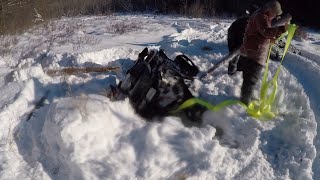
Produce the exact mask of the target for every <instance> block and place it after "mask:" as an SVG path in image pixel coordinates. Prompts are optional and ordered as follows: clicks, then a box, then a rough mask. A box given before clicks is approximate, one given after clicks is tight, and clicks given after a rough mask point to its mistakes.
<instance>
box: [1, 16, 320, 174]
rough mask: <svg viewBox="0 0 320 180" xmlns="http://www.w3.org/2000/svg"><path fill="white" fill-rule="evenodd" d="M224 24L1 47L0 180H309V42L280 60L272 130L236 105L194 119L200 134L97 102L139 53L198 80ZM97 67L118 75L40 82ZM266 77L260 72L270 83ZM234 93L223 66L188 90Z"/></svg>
mask: <svg viewBox="0 0 320 180" xmlns="http://www.w3.org/2000/svg"><path fill="white" fill-rule="evenodd" d="M232 21H233V20H231V19H230V20H228V19H190V18H183V17H171V16H158V15H113V16H98V17H79V18H64V19H61V20H56V21H53V22H51V23H49V24H48V25H44V26H38V27H36V28H34V29H30V30H28V31H27V32H25V33H23V34H21V35H16V36H2V37H1V42H2V43H0V48H1V54H0V75H1V76H0V94H1V96H0V179H57V180H60V179H61V180H65V179H77V180H78V179H90V180H91V179H121V180H122V179H208V180H211V179H259V180H260V179H301V180H305V179H320V154H319V153H318V152H319V150H320V137H319V135H318V136H317V132H318V133H320V131H319V130H317V123H320V118H319V117H320V105H319V104H320V98H319V94H320V86H319V84H318V83H319V82H320V61H319V60H320V58H319V57H320V55H319V49H320V44H319V42H320V33H317V32H312V33H310V34H311V35H312V36H310V38H309V40H308V41H303V42H301V41H294V42H293V43H294V44H295V45H296V46H297V47H298V48H299V49H301V51H302V56H298V55H294V54H291V53H288V55H287V56H286V58H285V61H284V67H283V68H282V71H281V73H280V77H279V80H278V83H279V90H278V94H277V101H276V103H275V106H276V107H277V108H278V109H279V110H280V112H281V113H282V116H279V117H276V118H274V119H273V120H272V121H266V122H264V121H259V120H257V119H255V118H252V117H250V116H248V115H247V114H246V112H245V110H244V109H243V108H242V107H241V106H239V105H234V106H229V107H227V108H224V109H223V110H220V111H218V112H211V111H206V112H205V113H204V115H203V117H202V120H203V123H202V125H201V126H200V127H199V126H191V127H189V126H186V125H185V124H184V123H183V121H182V119H181V118H179V117H173V116H172V117H171V116H170V117H166V118H164V119H163V121H157V120H154V121H152V120H151V121H150V120H148V121H146V120H145V119H143V118H141V117H139V116H138V115H136V114H135V112H134V110H133V108H132V107H131V105H130V103H129V100H128V99H127V98H126V99H125V100H122V101H111V100H109V98H108V97H106V92H107V91H108V89H109V85H116V83H117V82H119V81H120V80H122V79H123V78H124V75H125V72H126V70H128V68H130V66H131V65H132V64H133V62H134V60H135V59H136V58H137V56H138V53H139V52H140V51H142V50H143V48H144V47H149V48H155V49H159V48H162V49H164V50H165V52H166V54H167V55H168V56H169V57H170V58H172V59H174V57H175V56H176V55H178V54H181V53H184V54H186V55H187V56H188V57H190V58H191V59H192V60H193V61H194V62H195V64H196V65H197V66H198V67H199V69H200V70H201V71H206V70H208V69H209V68H210V67H211V66H212V65H213V64H214V63H216V62H217V61H218V60H219V59H221V58H222V57H223V56H225V55H227V54H228V49H227V42H226V38H227V36H226V35H227V28H228V27H229V26H230V24H231V22H232ZM99 65H103V66H106V65H110V66H118V67H120V69H121V70H120V71H119V72H116V73H115V72H110V73H95V74H80V75H79V74H78V75H68V76H67V75H63V76H55V77H50V76H48V75H46V73H45V71H46V70H47V69H61V68H64V67H90V66H99ZM278 66H279V63H278V62H271V63H270V74H274V73H275V71H276V68H277V67H278ZM270 77H271V75H270ZM241 82H242V76H241V73H239V74H237V75H235V76H232V77H230V76H228V75H227V65H226V64H224V65H222V66H220V67H219V68H218V69H216V71H214V73H212V74H210V75H208V76H207V77H206V78H205V79H203V80H198V79H196V80H194V81H193V83H192V85H191V87H190V90H191V91H192V92H193V93H194V95H195V96H199V97H200V98H202V99H205V100H207V101H209V102H211V103H218V102H221V101H223V100H225V99H228V98H230V97H239V95H240V87H241ZM257 91H258V90H257ZM44 96H45V97H47V99H46V100H45V101H44V102H43V104H42V105H41V106H38V105H37V102H39V101H40V100H41V98H42V97H44ZM221 132H222V135H221ZM317 150H318V151H317Z"/></svg>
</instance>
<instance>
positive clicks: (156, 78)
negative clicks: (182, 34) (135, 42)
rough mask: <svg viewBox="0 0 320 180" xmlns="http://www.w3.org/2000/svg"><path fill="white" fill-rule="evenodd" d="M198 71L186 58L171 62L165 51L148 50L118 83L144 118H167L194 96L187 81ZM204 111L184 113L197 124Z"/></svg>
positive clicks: (195, 108) (196, 110)
mask: <svg viewBox="0 0 320 180" xmlns="http://www.w3.org/2000/svg"><path fill="white" fill-rule="evenodd" d="M198 72H199V70H198V68H197V67H196V66H195V65H194V63H193V62H192V61H191V60H190V59H189V58H188V57H187V56H185V55H179V56H177V57H176V58H175V60H171V59H169V58H168V57H167V56H166V54H165V53H164V51H163V50H160V51H157V50H151V51H149V50H148V49H147V48H145V49H144V50H143V51H142V52H141V53H139V56H138V59H137V60H136V61H135V63H134V65H133V67H131V68H130V69H129V70H128V71H127V73H126V78H125V79H124V80H123V81H122V82H120V83H119V84H118V89H119V90H120V91H121V92H122V93H123V94H125V95H127V96H128V97H129V100H130V103H131V104H132V106H133V108H134V109H135V111H136V112H137V113H138V114H139V115H141V116H142V117H145V118H147V119H150V118H153V117H155V116H166V115H170V112H172V111H174V110H176V109H177V108H178V107H179V105H181V104H182V103H183V102H184V101H186V100H187V99H189V98H192V97H193V95H192V94H191V92H190V91H189V89H188V86H187V81H190V80H191V79H193V78H194V77H195V76H196V75H197V74H198ZM203 111H204V109H203V108H202V107H200V106H194V107H192V108H188V109H186V110H185V111H184V114H185V115H186V116H187V117H188V118H189V119H190V120H192V121H198V120H200V119H201V117H200V116H201V114H202V112H203Z"/></svg>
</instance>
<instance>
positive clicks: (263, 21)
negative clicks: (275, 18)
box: [256, 15, 286, 39]
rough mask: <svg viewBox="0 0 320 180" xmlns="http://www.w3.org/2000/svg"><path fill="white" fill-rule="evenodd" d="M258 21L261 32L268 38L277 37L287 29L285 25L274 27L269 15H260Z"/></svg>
mask: <svg viewBox="0 0 320 180" xmlns="http://www.w3.org/2000/svg"><path fill="white" fill-rule="evenodd" d="M256 23H257V28H258V31H259V33H260V34H261V35H262V36H263V37H265V38H267V39H275V38H277V37H278V36H280V35H281V34H282V33H284V32H285V31H286V28H285V26H278V27H274V28H272V27H271V23H270V22H269V21H268V16H267V15H262V16H258V17H257V19H256Z"/></svg>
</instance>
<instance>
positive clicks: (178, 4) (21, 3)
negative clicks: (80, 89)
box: [0, 0, 320, 34]
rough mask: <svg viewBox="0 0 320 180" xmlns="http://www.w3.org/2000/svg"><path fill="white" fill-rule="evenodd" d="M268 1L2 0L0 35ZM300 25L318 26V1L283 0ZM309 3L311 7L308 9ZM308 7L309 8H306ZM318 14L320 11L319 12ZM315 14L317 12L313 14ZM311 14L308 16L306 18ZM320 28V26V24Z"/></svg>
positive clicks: (240, 9) (225, 11) (197, 13)
mask: <svg viewBox="0 0 320 180" xmlns="http://www.w3.org/2000/svg"><path fill="white" fill-rule="evenodd" d="M266 1H267V0H0V34H6V33H15V32H19V31H23V30H24V29H25V28H28V27H30V26H32V25H34V24H36V23H39V22H43V21H47V20H50V19H52V18H60V17H61V16H77V15H98V14H109V13H113V12H146V11H148V12H151V13H161V14H182V15H187V16H193V17H203V16H219V15H224V16H225V15H232V16H235V15H237V16H239V15H242V14H244V13H245V10H246V9H250V8H251V7H252V6H253V5H255V6H261V5H262V4H263V3H265V2H266ZM279 1H280V2H281V3H282V4H283V7H284V9H285V10H288V11H289V12H290V13H291V14H293V16H294V18H296V19H297V20H298V21H299V22H305V24H307V25H308V24H310V25H315V26H317V23H318V22H316V19H320V13H318V14H319V15H318V16H315V15H312V16H311V15H310V18H311V17H313V18H311V19H307V20H305V19H303V17H309V16H308V14H311V13H312V12H313V10H312V8H313V9H315V7H314V4H313V3H312V1H315V0H304V1H303V2H302V1H298V0H279ZM305 4H309V5H308V6H304V5H305ZM302 7H305V8H302ZM315 12H317V11H316V10H315ZM312 14H314V13H312ZM305 15H307V16H305ZM319 26H320V25H319Z"/></svg>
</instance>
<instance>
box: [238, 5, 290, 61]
mask: <svg viewBox="0 0 320 180" xmlns="http://www.w3.org/2000/svg"><path fill="white" fill-rule="evenodd" d="M284 32H285V27H283V26H279V27H274V28H272V27H271V19H270V18H269V17H268V15H267V13H266V12H265V11H263V10H262V9H259V10H257V11H256V12H254V13H253V14H252V16H251V17H250V18H249V21H248V24H247V26H246V30H245V34H244V39H243V44H242V46H241V48H240V54H241V55H242V56H245V57H248V58H250V59H254V60H255V61H257V62H258V63H259V64H261V65H264V64H265V62H266V59H267V55H268V50H269V46H270V41H271V40H272V39H276V38H278V37H279V36H280V35H281V34H282V33H284Z"/></svg>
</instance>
